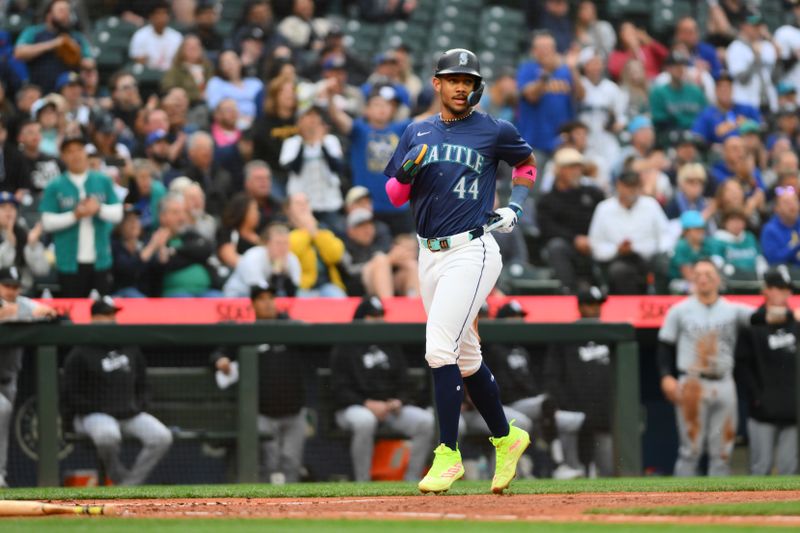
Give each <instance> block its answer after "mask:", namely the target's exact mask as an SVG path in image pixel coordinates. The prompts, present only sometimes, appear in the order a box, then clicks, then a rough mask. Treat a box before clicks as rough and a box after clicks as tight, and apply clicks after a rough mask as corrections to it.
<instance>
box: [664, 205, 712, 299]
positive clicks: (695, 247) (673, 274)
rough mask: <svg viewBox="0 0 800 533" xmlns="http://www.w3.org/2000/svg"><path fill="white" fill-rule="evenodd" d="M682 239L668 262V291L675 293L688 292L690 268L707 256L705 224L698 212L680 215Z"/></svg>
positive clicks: (687, 212)
mask: <svg viewBox="0 0 800 533" xmlns="http://www.w3.org/2000/svg"><path fill="white" fill-rule="evenodd" d="M681 228H682V229H683V237H681V238H680V240H679V241H678V244H677V245H675V250H674V251H673V253H672V257H671V258H670V262H669V279H670V290H671V291H672V292H677V293H687V292H689V287H690V284H691V281H692V266H693V265H694V264H695V263H696V262H697V260H698V259H700V258H702V257H707V256H708V255H709V253H708V252H709V249H708V239H706V222H705V220H703V215H702V214H700V212H699V211H684V213H683V214H682V215H681Z"/></svg>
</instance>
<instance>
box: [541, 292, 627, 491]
mask: <svg viewBox="0 0 800 533" xmlns="http://www.w3.org/2000/svg"><path fill="white" fill-rule="evenodd" d="M605 301H606V297H605V294H603V292H602V291H601V290H600V289H599V288H597V287H590V288H588V289H582V290H580V291H579V292H578V311H579V312H580V315H581V318H580V320H579V321H578V322H589V321H597V320H599V319H600V310H601V308H602V305H603V303H604V302H605ZM611 377H612V376H611V347H610V346H609V345H607V344H601V343H596V342H593V341H589V342H581V343H567V344H553V345H551V346H550V349H549V350H548V354H547V359H546V362H545V381H546V382H547V388H548V390H550V391H552V393H553V395H554V396H555V398H556V401H557V402H558V405H559V406H560V407H561V408H562V409H568V410H570V412H580V413H583V414H584V415H585V420H584V421H583V424H582V427H581V430H582V431H581V433H582V434H581V442H582V444H585V445H584V446H580V449H581V450H582V451H583V452H584V453H581V459H582V460H581V462H583V463H585V464H587V465H590V464H591V463H592V462H594V464H595V467H596V473H597V475H599V476H603V477H608V476H613V475H614V455H613V443H612V439H611V403H610V398H611V383H612V381H611ZM562 440H565V441H567V440H568V437H565V436H563V435H562ZM564 448H565V449H571V448H572V445H571V443H568V442H564ZM590 470H591V468H590ZM590 473H591V472H590Z"/></svg>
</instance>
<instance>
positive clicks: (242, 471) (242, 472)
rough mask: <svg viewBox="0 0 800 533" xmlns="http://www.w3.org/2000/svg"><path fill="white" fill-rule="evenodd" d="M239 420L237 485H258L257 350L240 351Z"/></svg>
mask: <svg viewBox="0 0 800 533" xmlns="http://www.w3.org/2000/svg"><path fill="white" fill-rule="evenodd" d="M238 360H239V399H238V403H239V417H238V418H239V420H238V424H237V432H238V435H237V442H236V444H237V446H236V448H237V450H236V451H237V453H236V457H237V461H238V463H237V466H238V476H237V477H238V481H239V483H256V482H258V451H259V448H260V447H259V437H258V349H257V347H255V346H243V347H242V348H241V349H240V350H239V359H238Z"/></svg>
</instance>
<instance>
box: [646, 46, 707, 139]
mask: <svg viewBox="0 0 800 533" xmlns="http://www.w3.org/2000/svg"><path fill="white" fill-rule="evenodd" d="M689 63H690V60H689V57H688V56H686V55H684V54H680V53H678V52H673V53H671V54H670V55H669V57H667V60H666V61H665V62H664V66H665V67H666V70H667V72H668V73H669V77H670V81H669V83H667V84H665V85H659V86H657V87H654V88H653V89H652V90H651V91H650V110H651V112H652V115H653V124H654V125H655V126H656V131H658V132H659V139H658V140H659V144H660V145H663V144H664V143H665V141H666V139H668V138H669V137H668V135H669V133H670V132H672V131H679V130H688V129H691V127H692V125H693V124H694V121H695V119H696V118H697V116H698V115H699V114H700V112H701V111H702V110H703V108H705V106H706V97H705V95H704V94H703V90H702V89H701V88H700V87H698V86H697V85H695V84H693V83H687V82H686V81H685V80H684V74H685V70H686V65H688V64H689Z"/></svg>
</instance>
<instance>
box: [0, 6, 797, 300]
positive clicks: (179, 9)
mask: <svg viewBox="0 0 800 533" xmlns="http://www.w3.org/2000/svg"><path fill="white" fill-rule="evenodd" d="M106 4H111V9H112V13H113V14H115V15H116V16H118V17H119V19H118V23H119V24H123V23H124V24H127V25H131V24H134V25H135V27H136V28H138V29H136V30H135V32H134V33H133V34H132V37H131V38H130V41H129V44H128V47H127V50H126V52H127V56H128V57H127V61H126V66H125V67H124V68H120V69H118V70H115V71H114V72H103V73H102V74H103V75H102V76H101V73H100V72H99V71H98V62H97V60H96V59H95V55H96V54H97V52H98V51H100V52H102V48H97V47H95V46H93V44H96V43H90V42H89V35H90V33H89V32H91V28H90V27H89V28H87V27H84V26H83V25H82V24H77V22H78V21H81V22H84V23H86V22H90V19H87V20H84V19H83V18H82V17H78V16H77V13H76V12H75V10H74V7H75V6H73V5H72V4H71V3H70V2H68V1H66V0H61V1H53V2H49V3H47V4H46V5H45V6H44V7H43V9H42V10H41V17H40V24H37V25H31V26H28V27H25V28H24V29H23V30H22V31H21V32H20V33H19V35H18V36H16V40H15V41H12V39H13V36H12V35H11V34H10V33H9V32H8V31H6V32H5V33H4V34H3V39H4V42H6V46H5V48H3V49H2V52H0V54H1V55H0V68H2V69H3V70H2V72H3V75H2V77H0V79H1V80H2V89H1V90H0V141H2V144H3V149H2V158H3V160H2V165H0V190H2V191H3V192H2V193H0V215H2V216H0V267H8V266H16V267H18V268H19V269H20V271H21V272H22V273H23V279H24V282H23V284H24V289H25V292H26V293H27V294H32V295H39V294H41V292H42V290H43V289H44V288H47V289H48V290H51V289H52V290H51V292H56V293H57V294H58V295H61V296H72V297H80V296H87V295H88V294H90V293H91V292H92V291H97V293H99V294H117V295H120V296H126V297H141V296H166V297H171V296H220V295H226V296H246V295H247V288H248V287H249V286H250V285H252V284H254V283H255V282H256V281H258V280H267V281H269V280H272V284H273V285H275V286H277V287H280V294H282V295H288V296H294V295H296V296H300V297H303V296H331V297H338V296H345V295H355V296H360V295H363V294H375V295H377V296H379V297H387V296H392V295H415V294H416V292H417V281H416V274H415V271H416V243H415V239H414V233H413V231H414V228H413V221H412V217H411V213H410V208H409V206H408V205H405V206H403V207H401V208H395V207H393V206H392V205H391V204H390V202H389V201H388V198H387V197H386V193H385V191H384V188H383V185H384V182H385V179H386V178H385V176H384V175H383V168H384V166H385V163H386V160H387V159H388V157H389V155H390V154H391V152H392V150H393V148H394V146H396V144H397V142H398V138H399V136H400V135H401V134H402V132H403V130H404V128H405V126H406V125H407V124H408V123H409V121H411V120H419V119H420V118H421V117H425V116H428V115H430V114H432V113H435V112H437V109H436V105H437V104H436V99H435V98H432V89H431V87H430V84H429V83H428V82H427V76H428V75H429V73H428V71H427V69H426V68H425V67H426V65H414V64H413V62H414V59H415V58H417V57H419V56H418V54H416V55H415V54H414V53H413V52H414V50H415V46H416V43H411V42H409V43H401V44H400V45H398V46H396V47H393V48H391V49H388V50H383V51H382V52H381V53H379V54H378V55H377V56H375V57H373V58H362V57H360V56H359V55H358V54H357V53H356V52H355V51H354V49H353V47H352V46H351V45H352V44H353V42H352V39H349V38H348V37H349V36H345V35H344V34H343V29H342V27H341V26H340V25H338V23H337V21H340V18H337V14H336V13H335V11H336V9H334V7H333V6H331V5H329V4H334V3H332V2H312V1H311V0H296V1H274V2H272V3H270V2H267V1H265V0H261V1H259V0H250V1H247V2H244V3H242V5H241V13H240V17H239V19H238V21H237V23H236V24H235V25H234V28H233V31H231V32H230V33H229V34H227V35H220V34H219V33H218V32H217V29H216V28H217V23H218V18H219V9H220V6H218V5H217V3H216V2H213V1H209V0H197V1H189V2H174V3H173V4H174V5H173V4H170V3H168V2H164V1H147V2H136V3H135V4H131V3H129V2H116V3H115V2H110V3H109V2H106ZM789 4H791V6H792V7H791V9H789V8H788V7H787V11H786V13H785V20H787V21H790V20H791V21H792V22H791V23H788V24H786V25H784V26H781V27H779V28H773V29H774V30H775V31H774V33H772V32H771V31H770V28H769V27H768V26H767V25H766V24H765V23H764V20H763V19H762V18H761V16H760V15H759V13H758V12H756V11H752V10H750V7H749V4H747V3H746V2H744V1H743V0H731V1H725V2H720V3H717V2H714V1H709V2H708V10H709V17H708V24H707V27H700V26H698V23H697V21H696V20H695V19H694V18H692V17H690V16H687V17H683V18H680V19H678V20H676V21H675V24H674V30H673V31H672V34H670V35H666V36H665V37H664V38H663V39H661V40H657V39H656V38H654V37H652V36H651V35H649V34H648V32H647V30H646V28H645V27H644V26H637V25H635V24H634V23H633V22H630V21H627V20H626V21H618V22H620V23H619V24H618V26H617V28H616V29H615V28H614V27H613V26H612V25H611V24H610V23H609V22H608V21H605V20H601V19H599V18H598V10H597V6H596V5H595V3H594V2H591V1H581V2H573V4H572V6H571V5H570V3H569V2H567V1H566V0H546V1H542V2H536V1H529V2H522V5H523V6H525V7H526V8H527V10H528V13H527V15H528V17H527V19H526V24H527V26H526V28H528V29H531V30H534V31H533V37H532V38H531V40H530V50H529V53H528V55H527V56H526V55H525V52H524V51H522V50H521V51H520V57H522V59H521V60H520V62H519V64H518V68H517V69H513V68H508V67H502V68H490V69H489V70H490V71H491V73H492V75H491V78H490V79H489V80H488V81H489V87H488V90H487V91H486V93H485V95H484V98H483V101H482V102H481V104H480V108H481V109H482V110H483V111H485V112H487V113H491V114H493V115H496V116H498V117H501V118H504V119H507V120H509V121H512V122H514V123H515V124H516V125H517V126H518V127H519V129H520V131H521V132H522V134H523V136H524V138H525V139H526V140H527V141H528V143H530V145H531V146H532V147H533V148H534V149H535V151H536V154H537V155H538V160H539V163H540V165H539V166H540V169H541V173H540V175H541V178H540V183H539V185H538V186H537V191H536V194H535V195H534V197H532V198H531V200H530V204H531V205H529V206H527V208H526V216H525V218H524V220H523V221H522V231H521V232H517V234H514V235H513V236H510V237H506V238H502V240H501V243H500V244H501V248H502V249H503V253H504V256H505V257H504V258H505V263H506V276H505V278H504V279H508V278H509V277H513V276H514V275H517V276H519V275H520V274H519V272H523V274H522V276H523V277H524V276H525V275H527V274H528V273H530V272H531V271H532V270H537V269H538V270H543V271H544V273H545V275H547V276H550V277H553V278H554V279H557V280H558V281H559V282H560V287H561V288H560V290H561V291H562V292H563V293H571V294H574V293H575V291H577V290H578V289H579V288H581V287H587V286H591V285H601V286H604V287H606V288H607V289H608V291H609V292H610V293H611V294H643V293H648V292H649V293H653V292H658V293H665V292H673V293H685V292H687V291H688V289H689V286H690V283H691V279H690V276H691V269H690V268H689V266H690V265H691V263H692V261H693V260H694V259H696V258H697V257H700V256H711V257H713V258H714V260H715V261H716V262H717V264H718V266H719V267H721V268H722V270H723V272H724V274H725V276H726V278H728V279H729V280H731V282H733V283H735V282H736V281H745V282H747V281H750V282H754V281H757V280H758V279H760V277H761V276H762V275H763V272H764V271H765V270H766V268H767V266H768V265H787V267H789V268H790V270H791V269H793V267H797V266H798V264H800V256H798V251H800V248H798V245H799V244H798V237H797V229H798V224H800V205H798V189H800V183H798V157H797V155H796V148H797V144H798V142H800V120H798V107H797V106H798V102H797V99H796V93H797V86H798V84H800V64H798V63H797V57H798V53H800V28H798V26H797V22H796V20H794V19H795V18H796V17H800V7H798V3H796V2H795V3H792V2H790V3H789ZM336 5H337V6H338V7H341V5H340V4H339V3H336ZM379 6H382V7H379ZM349 8H350V9H355V10H356V11H355V12H356V13H357V14H358V15H359V16H360V17H362V18H363V19H365V20H373V21H375V20H377V21H379V22H380V23H384V24H388V23H390V22H391V21H394V20H399V19H403V18H407V17H409V16H413V14H414V10H415V9H424V8H425V7H424V6H423V7H420V6H417V2H416V1H415V0H405V1H397V2H387V3H377V4H376V3H372V2H361V3H358V5H353V6H350V7H349ZM571 8H574V9H571ZM26 9H27V10H31V9H32V8H31V6H30V4H29V3H28V2H15V1H11V2H8V3H7V5H6V10H7V13H6V16H8V15H9V14H10V13H14V12H15V10H17V11H20V12H23V14H24V11H25V10H26ZM380 9H385V10H386V11H385V12H377V11H380ZM328 11H330V12H331V13H330V16H326V15H328V14H329V13H328ZM512 13H517V14H518V15H519V17H523V16H524V13H523V12H522V11H521V10H520V11H513V10H512ZM112 31H113V28H112ZM91 35H94V34H91ZM12 42H13V45H12V44H11V43H12ZM97 46H102V45H99V44H97ZM142 72H145V73H150V74H151V77H148V76H145V75H143V74H142ZM153 73H155V75H156V77H155V78H152V74H153ZM154 80H155V83H154ZM506 173H507V169H505V170H501V171H500V176H499V178H500V180H499V185H500V194H503V193H504V192H506V189H507V180H503V179H502V178H503V177H505V174H506ZM531 265H534V266H531ZM520 267H522V268H520ZM512 272H514V273H516V274H510V273H512ZM500 288H501V290H504V291H505V292H514V285H513V283H512V284H509V283H503V282H501V283H500Z"/></svg>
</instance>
